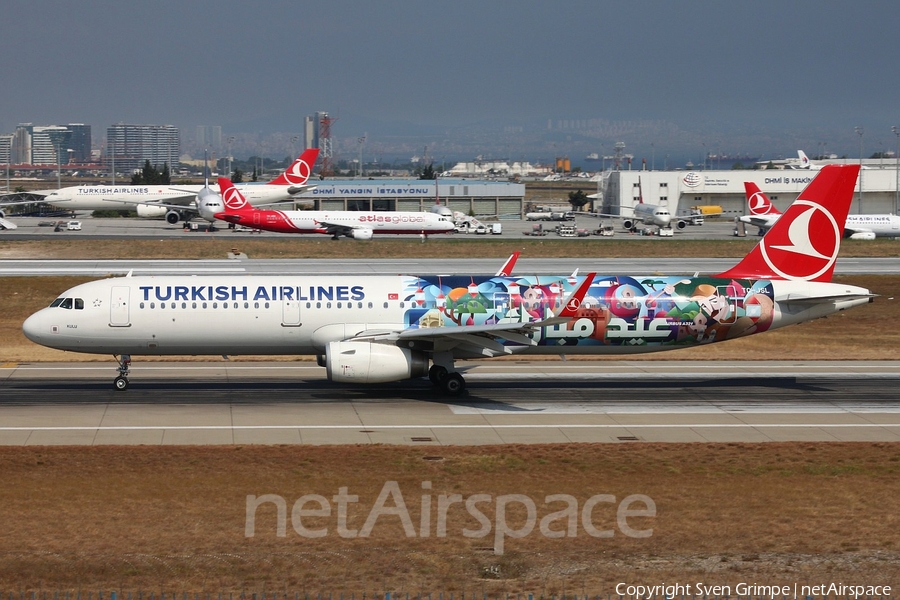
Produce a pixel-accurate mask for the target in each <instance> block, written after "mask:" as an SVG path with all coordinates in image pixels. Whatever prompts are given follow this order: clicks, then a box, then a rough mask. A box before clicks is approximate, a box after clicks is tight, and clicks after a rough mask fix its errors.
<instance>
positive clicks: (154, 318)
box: [23, 165, 873, 394]
mask: <svg viewBox="0 0 900 600" xmlns="http://www.w3.org/2000/svg"><path fill="white" fill-rule="evenodd" d="M858 172H859V167H858V166H856V165H853V166H827V167H824V168H823V169H822V170H821V171H820V172H819V174H818V176H817V177H816V178H815V179H813V181H812V182H811V183H810V184H809V185H808V186H807V187H806V189H805V190H804V191H803V192H802V193H801V194H800V197H799V198H798V199H797V200H796V201H795V202H794V203H793V204H792V205H791V207H790V208H789V209H788V210H787V211H786V212H785V214H784V216H783V217H782V218H781V219H779V220H778V222H777V223H776V224H775V226H774V227H772V229H771V230H770V231H769V233H768V234H767V235H766V236H765V237H763V238H762V240H761V241H760V242H759V244H758V245H757V246H756V247H755V248H754V249H753V250H752V251H751V252H750V253H749V254H748V255H747V256H745V257H744V258H743V259H742V260H741V261H740V262H739V263H738V264H737V265H736V266H734V267H733V268H731V269H729V270H728V271H725V272H724V273H720V274H718V275H712V276H703V277H700V276H693V277H663V276H656V275H648V276H640V275H600V274H598V273H588V274H586V275H578V274H577V273H573V274H572V275H568V276H566V275H561V276H544V275H541V276H537V275H532V276H524V275H523V276H518V275H511V274H509V275H502V274H501V275H495V276H472V277H460V276H447V277H445V276H441V275H421V276H415V275H409V276H404V275H397V276H371V275H369V276H366V275H361V276H344V275H341V276H323V277H320V276H284V277H278V276H265V277H254V276H224V275H222V276H220V275H210V276H193V277H191V276H165V277H143V276H142V277H127V276H126V277H119V278H111V279H103V280H100V281H93V282H89V283H85V284H82V285H79V286H76V287H74V288H72V289H70V290H67V291H65V292H63V293H62V294H60V296H59V297H58V298H57V299H56V300H54V301H53V303H52V304H51V305H50V307H49V308H45V309H42V310H40V311H38V312H37V313H35V314H33V315H32V316H30V317H29V318H28V319H27V320H26V321H25V323H24V325H23V330H24V332H25V335H26V336H27V337H28V338H29V339H30V340H32V341H34V342H36V343H38V344H42V345H44V346H48V347H51V348H57V349H60V350H69V351H73V352H89V353H95V354H100V353H109V354H113V355H114V356H115V357H116V360H117V361H118V362H119V376H118V377H116V379H115V387H116V389H120V390H124V389H126V388H127V387H128V385H129V382H128V374H129V365H130V363H131V356H132V355H188V354H191V355H223V354H224V355H239V354H254V355H266V354H269V355H273V354H308V355H315V356H316V357H317V359H318V363H319V364H320V365H321V366H323V367H325V369H326V373H327V377H328V379H330V380H331V381H335V382H340V383H359V384H371V383H379V382H391V381H400V380H404V379H409V378H416V377H424V376H428V377H429V378H430V379H431V381H432V382H433V383H434V384H435V386H437V387H438V388H439V389H441V390H442V391H443V392H445V393H447V394H459V393H461V392H462V391H463V390H464V388H465V380H464V379H463V376H462V374H461V373H459V372H458V371H457V369H456V368H455V361H456V360H458V359H468V358H486V357H494V356H503V355H515V354H523V355H526V354H604V355H611V354H635V353H642V352H653V351H661V350H674V349H677V348H687V347H691V346H695V345H698V344H710V343H719V342H722V341H725V340H730V339H733V338H737V337H742V336H746V335H752V334H757V333H762V332H765V331H768V330H773V329H778V328H781V327H785V326H787V325H793V324H795V323H802V322H804V321H808V320H810V319H816V318H819V317H823V316H826V315H829V314H831V313H834V312H837V311H841V310H845V309H847V308H852V307H854V306H859V305H861V304H865V303H867V302H870V301H871V300H872V298H873V294H872V293H870V292H869V290H867V289H864V288H861V287H856V286H852V285H846V284H843V283H831V276H832V272H833V271H834V265H835V261H836V260H837V255H838V250H839V248H840V241H841V232H842V229H843V224H844V220H845V219H846V217H847V212H848V210H849V206H850V201H851V197H852V194H853V188H854V185H855V182H856V178H857V175H858ZM502 271H503V272H505V273H509V272H510V271H509V270H508V268H504V269H502ZM222 322H227V323H228V327H226V328H223V327H219V325H220V324H221V323H222Z"/></svg>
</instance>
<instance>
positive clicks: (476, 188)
mask: <svg viewBox="0 0 900 600" xmlns="http://www.w3.org/2000/svg"><path fill="white" fill-rule="evenodd" d="M309 183H310V184H312V183H315V184H316V189H314V190H310V191H308V192H306V193H304V194H301V195H299V196H298V198H299V199H300V200H301V201H305V202H312V203H314V205H315V208H316V209H318V210H379V211H382V210H400V211H410V212H422V211H428V210H430V209H431V206H432V205H433V204H434V203H435V199H436V198H437V199H440V202H441V204H446V205H447V206H449V207H450V209H451V210H454V211H459V212H462V213H465V214H474V215H476V216H490V215H497V216H498V217H499V218H500V219H522V218H524V212H523V211H524V205H525V185H524V184H521V183H510V182H504V181H479V180H470V179H443V178H442V179H439V180H438V181H437V182H435V181H431V180H411V179H345V180H336V179H325V180H322V181H318V182H313V181H312V180H310V182H309Z"/></svg>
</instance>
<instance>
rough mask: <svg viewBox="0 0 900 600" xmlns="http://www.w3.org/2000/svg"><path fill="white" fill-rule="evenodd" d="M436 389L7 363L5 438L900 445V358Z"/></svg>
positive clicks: (258, 372)
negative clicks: (451, 391)
mask: <svg viewBox="0 0 900 600" xmlns="http://www.w3.org/2000/svg"><path fill="white" fill-rule="evenodd" d="M461 366H462V368H463V369H464V370H465V372H466V379H467V382H468V384H469V387H468V390H467V393H466V394H465V395H464V396H461V397H459V398H452V399H451V398H446V397H441V396H439V395H437V394H435V392H434V389H433V388H432V386H431V385H430V384H429V383H428V382H427V381H424V380H416V381H408V382H399V383H394V384H383V385H373V386H365V387H363V386H359V387H354V386H347V385H339V384H333V383H330V382H328V381H326V380H325V379H324V377H325V372H324V369H322V368H320V367H317V366H315V365H314V364H312V363H308V362H292V363H238V362H225V361H223V362H218V363H151V362H145V363H141V362H138V363H137V364H136V365H135V366H134V367H133V369H132V374H131V378H130V379H131V387H130V389H129V390H128V391H127V392H116V391H114V390H113V389H112V378H113V376H114V375H115V369H114V363H112V362H110V363H106V364H104V363H58V364H25V365H15V364H5V365H2V366H0V444H5V445H48V444H76V445H94V444H98V445H99V444H370V443H386V444H408V445H447V444H454V445H478V444H522V443H527V444H530V443H567V442H622V443H636V442H641V441H658V442H689V441H695V442H708V441H715V442H733V441H741V442H766V441H891V442H894V441H900V401H898V399H897V393H896V390H897V387H898V384H900V363H898V362H890V361H884V362H861V361H852V362H790V363H784V362H752V363H749V362H715V363H699V364H698V363H695V362H689V361H653V362H643V361H592V362H587V361H568V362H564V361H494V362H487V361H485V362H473V363H461Z"/></svg>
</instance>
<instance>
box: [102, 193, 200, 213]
mask: <svg viewBox="0 0 900 600" xmlns="http://www.w3.org/2000/svg"><path fill="white" fill-rule="evenodd" d="M196 197H197V196H196V195H194V196H191V197H190V198H188V197H187V196H185V200H186V201H190V202H191V204H169V203H168V202H154V201H152V200H107V202H119V203H121V204H134V205H138V204H141V205H143V206H159V207H161V208H171V209H174V210H187V211H193V212H197V206H196V205H195V204H193V202H194V198H196ZM177 199H178V200H180V198H177Z"/></svg>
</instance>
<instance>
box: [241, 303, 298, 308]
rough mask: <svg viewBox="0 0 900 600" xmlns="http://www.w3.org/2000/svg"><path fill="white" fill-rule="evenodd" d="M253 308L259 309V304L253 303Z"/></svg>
mask: <svg viewBox="0 0 900 600" xmlns="http://www.w3.org/2000/svg"><path fill="white" fill-rule="evenodd" d="M253 308H259V302H254V303H253ZM307 308H308V307H307Z"/></svg>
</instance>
